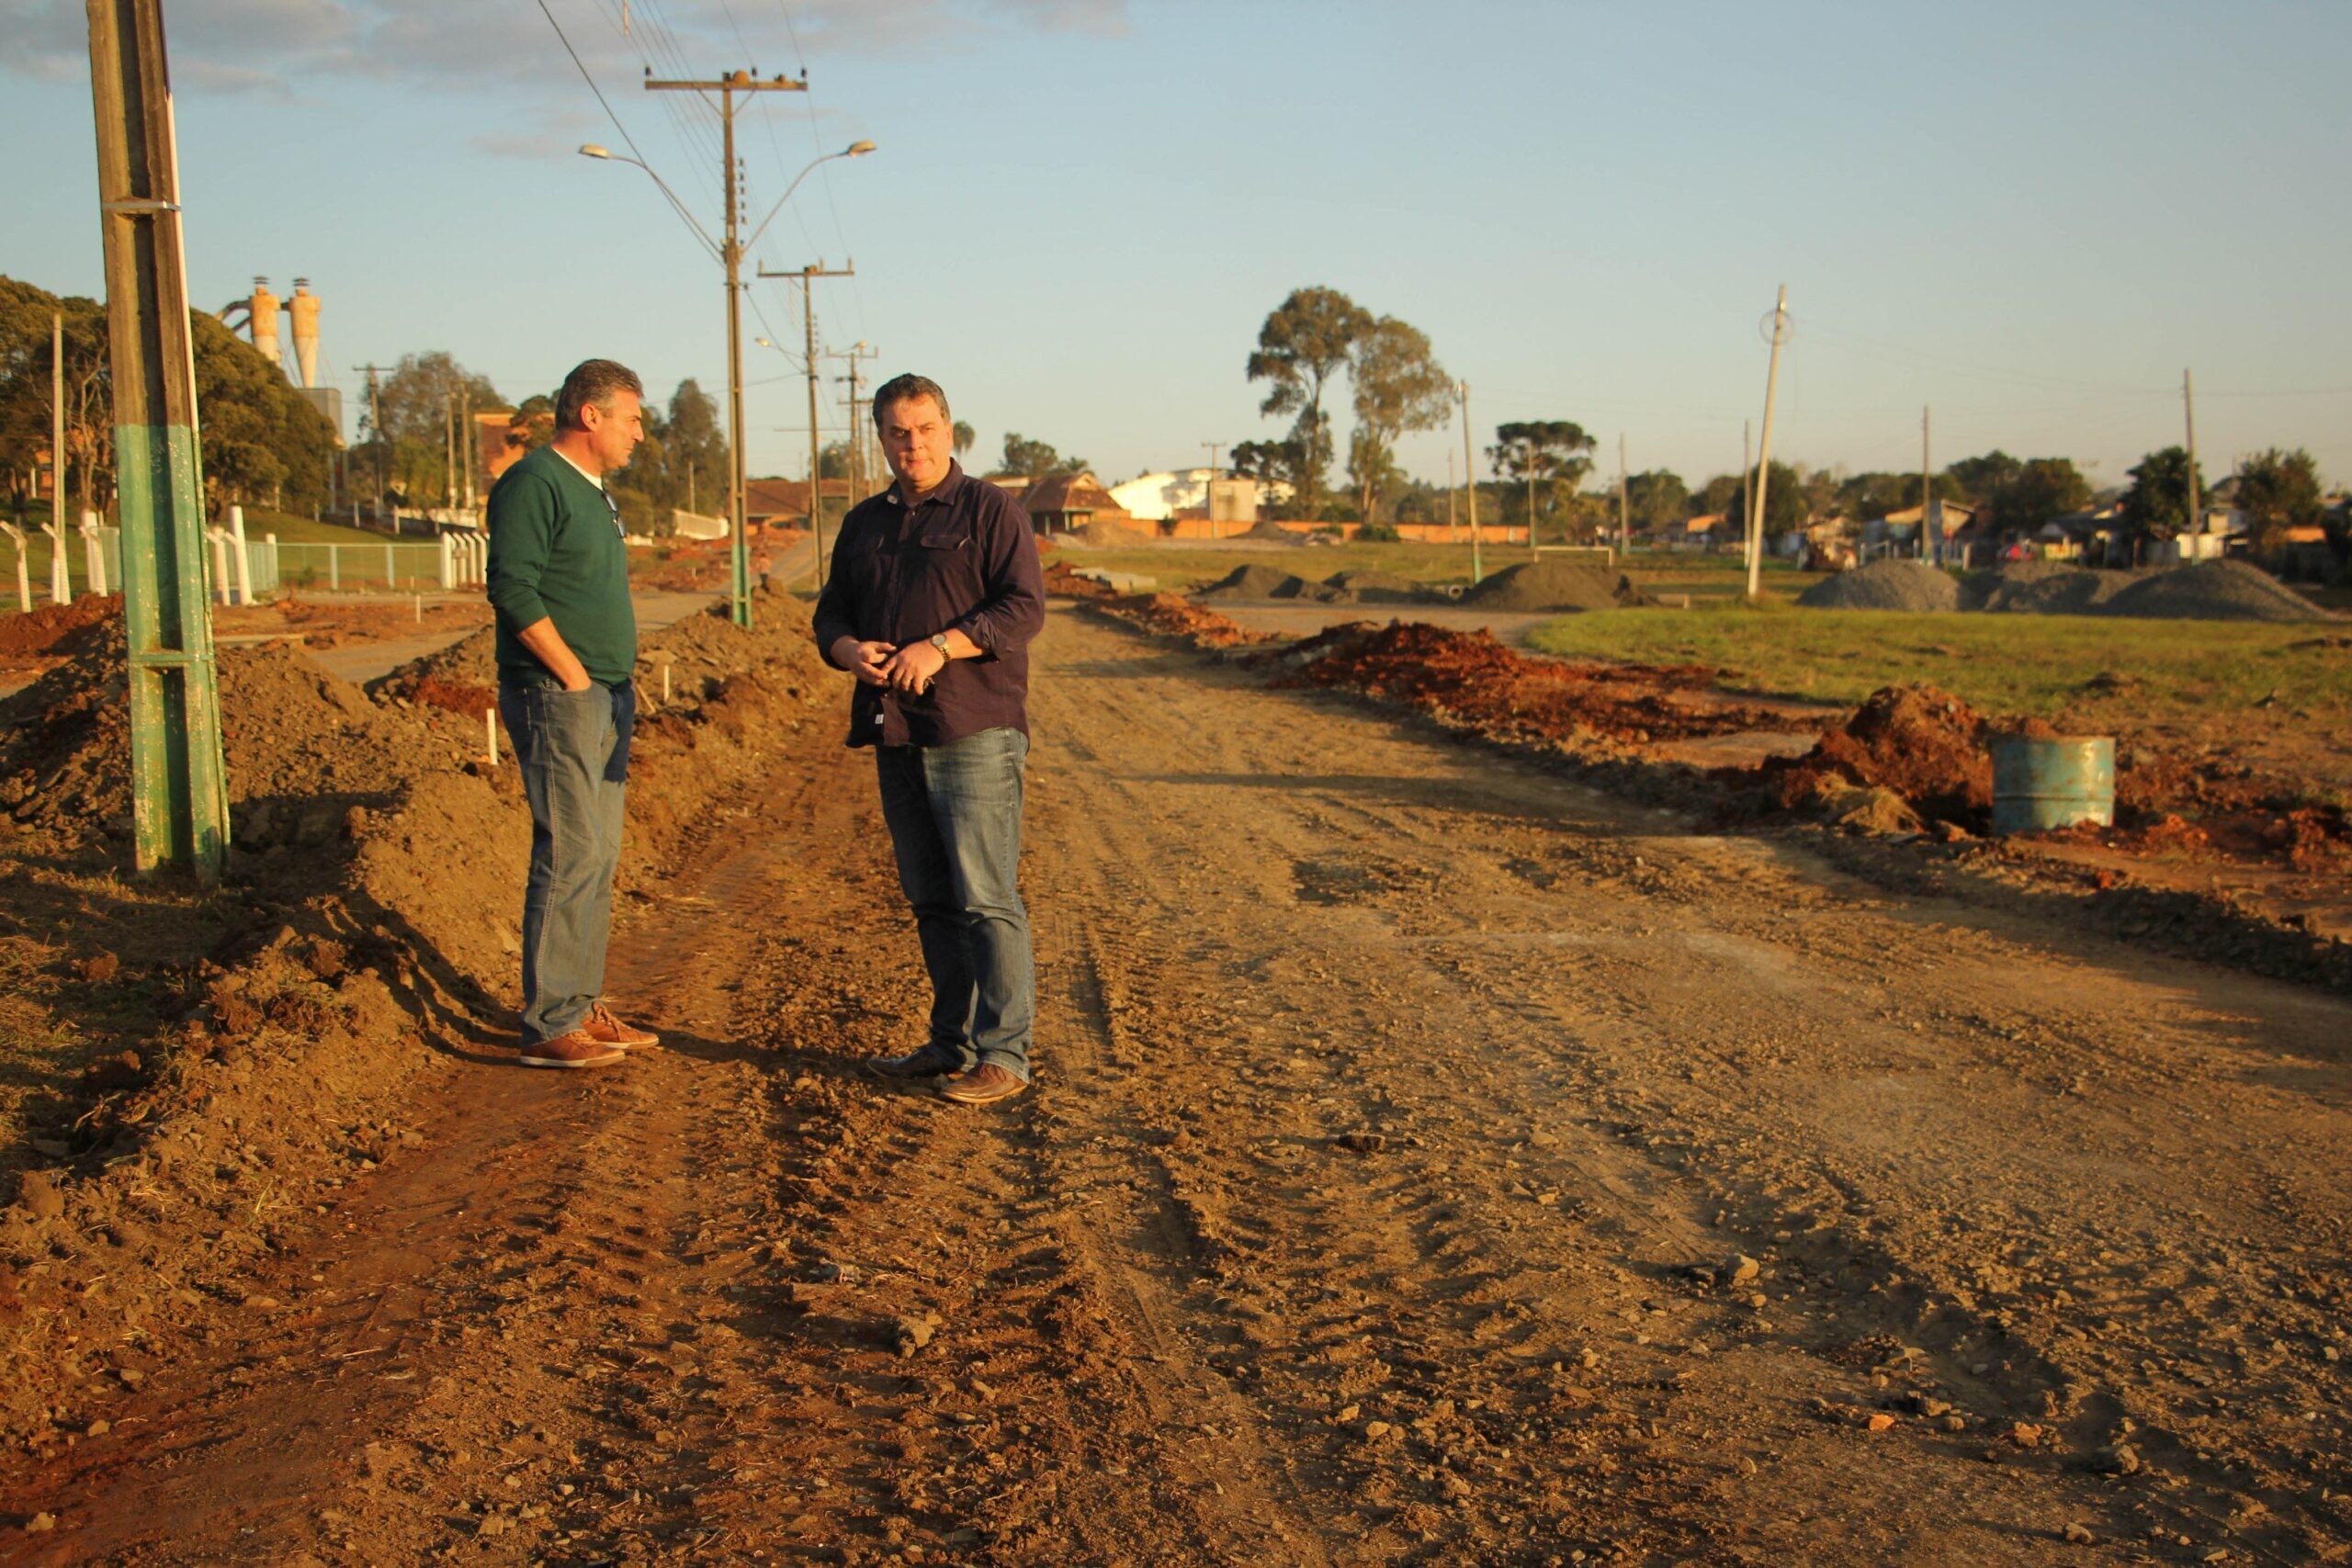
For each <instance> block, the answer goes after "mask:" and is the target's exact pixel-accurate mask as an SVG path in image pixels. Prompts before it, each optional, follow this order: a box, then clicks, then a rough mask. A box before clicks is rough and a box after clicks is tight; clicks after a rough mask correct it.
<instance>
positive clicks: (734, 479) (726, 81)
mask: <svg viewBox="0 0 2352 1568" xmlns="http://www.w3.org/2000/svg"><path fill="white" fill-rule="evenodd" d="M645 90H646V91H647V92H649V93H710V92H716V93H718V124H719V135H720V151H719V157H720V159H721V161H722V164H723V167H722V168H721V170H720V174H721V179H720V182H719V183H720V184H721V185H722V186H724V187H725V189H726V192H727V243H726V244H725V245H724V246H722V247H721V249H720V250H719V253H718V258H719V260H720V261H722V262H724V263H725V264H726V266H727V445H728V456H729V460H730V470H729V479H728V487H727V525H728V536H729V538H730V539H731V540H732V541H733V543H734V549H733V551H732V552H731V553H732V556H733V561H734V572H733V595H734V598H733V610H734V616H735V624H736V625H737V626H750V625H751V624H752V547H751V542H750V541H749V540H747V539H745V538H744V536H743V276H742V275H743V246H742V244H741V243H740V242H739V241H738V240H737V238H736V232H737V228H738V225H739V222H740V220H741V217H742V199H741V197H742V190H743V185H742V175H741V171H740V170H739V169H738V168H737V167H736V164H735V95H736V94H738V93H805V92H807V91H808V90H809V82H808V78H806V77H803V78H801V79H800V80H799V81H797V82H796V81H794V80H793V79H792V78H791V77H789V76H786V75H782V74H778V75H775V76H770V77H767V78H764V79H761V78H757V77H754V76H753V75H752V73H750V72H748V71H734V72H729V73H728V74H726V75H724V76H722V77H720V78H719V79H718V80H717V81H715V82H657V81H651V80H649V81H647V83H646V84H645ZM785 194H786V195H787V196H788V195H790V194H791V193H790V192H789V191H787V192H786V193H785ZM755 237H756V236H755Z"/></svg>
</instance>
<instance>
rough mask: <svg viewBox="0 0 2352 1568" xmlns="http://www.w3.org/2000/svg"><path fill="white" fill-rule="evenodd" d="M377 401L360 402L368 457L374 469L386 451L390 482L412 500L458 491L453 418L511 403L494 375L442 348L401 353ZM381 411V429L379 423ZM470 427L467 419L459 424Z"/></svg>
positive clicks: (386, 472) (443, 498)
mask: <svg viewBox="0 0 2352 1568" xmlns="http://www.w3.org/2000/svg"><path fill="white" fill-rule="evenodd" d="M374 403H375V407H374V408H373V409H371V408H370V407H369V406H368V401H367V400H366V399H365V398H364V396H363V399H362V401H361V403H360V411H359V412H360V427H361V428H362V429H363V430H365V431H367V432H368V438H367V440H366V441H365V442H363V443H362V444H361V445H362V446H363V447H364V448H365V452H366V455H365V457H363V458H362V461H363V462H364V463H365V464H366V465H368V467H369V468H373V467H374V465H375V464H376V462H377V460H378V458H379V456H380V457H381V458H382V462H383V471H384V475H385V479H386V482H387V483H388V484H389V485H390V487H391V488H392V489H394V490H396V491H400V492H401V495H403V496H404V497H408V498H410V499H411V501H412V502H423V501H424V500H426V499H431V500H433V501H436V502H437V501H446V500H447V499H448V498H449V497H451V496H452V495H454V494H455V493H456V486H455V485H454V484H453V483H452V482H451V481H452V479H453V478H454V476H453V475H452V473H451V471H450V467H449V456H448V425H447V421H448V420H449V419H451V418H453V417H454V418H456V419H458V420H459V421H460V422H462V421H463V420H464V418H465V414H466V411H467V410H469V409H496V408H503V407H505V406H506V402H505V400H504V399H503V398H501V397H500V396H499V395H498V389H497V388H496V387H494V386H492V385H491V383H490V379H489V378H487V377H483V376H477V375H475V374H474V373H473V372H472V371H470V370H468V369H467V368H466V367H464V366H462V365H460V364H458V362H457V360H456V359H454V358H453V357H451V356H450V355H448V354H447V353H445V352H443V351H441V350H439V349H432V350H428V351H426V352H425V353H423V354H404V355H401V362H400V364H398V365H397V366H395V367H393V368H392V373H391V374H390V376H388V377H386V378H384V380H383V383H382V385H381V386H380V387H379V389H378V390H377V394H376V397H375V400H374ZM379 411H380V413H381V416H382V419H383V428H382V429H381V430H379V429H377V428H376V419H377V415H378V412H379ZM464 428H465V426H464V425H463V423H460V424H459V426H458V429H459V430H460V431H461V432H462V431H463V430H464Z"/></svg>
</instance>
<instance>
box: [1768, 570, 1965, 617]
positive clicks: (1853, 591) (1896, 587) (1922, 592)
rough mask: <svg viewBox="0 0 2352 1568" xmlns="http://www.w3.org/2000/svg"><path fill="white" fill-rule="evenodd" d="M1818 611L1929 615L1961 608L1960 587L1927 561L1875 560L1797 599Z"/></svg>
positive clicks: (1816, 584) (1804, 593) (1830, 579)
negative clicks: (1907, 612) (1900, 612)
mask: <svg viewBox="0 0 2352 1568" xmlns="http://www.w3.org/2000/svg"><path fill="white" fill-rule="evenodd" d="M1797 603H1798V604H1804V605H1808V606H1810V607H1812V608H1814V609H1816V610H1905V611H1909V612H1911V613H1912V614H1915V615H1919V614H1928V613H1932V612H1935V611H1939V610H1957V609H1959V608H1960V584H1959V582H1957V581H1954V580H1953V578H1952V576H1951V573H1950V572H1947V571H1941V570H1938V569H1937V568H1935V567H1932V566H1929V565H1928V564H1927V563H1926V562H1925V561H1916V560H1891V559H1890V560H1874V561H1872V562H1871V564H1870V565H1868V566H1864V567H1857V568H1855V569H1854V570H1852V571H1841V572H1839V573H1838V575H1837V576H1835V577H1831V578H1826V579H1824V580H1823V581H1819V582H1816V583H1815V584H1814V585H1813V586H1812V587H1810V588H1808V589H1806V590H1805V591H1804V592H1803V593H1800V594H1798V595H1797Z"/></svg>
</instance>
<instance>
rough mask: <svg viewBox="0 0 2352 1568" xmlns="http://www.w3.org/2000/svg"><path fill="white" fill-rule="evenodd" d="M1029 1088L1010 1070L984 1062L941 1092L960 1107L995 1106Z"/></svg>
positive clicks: (952, 1081) (953, 1081) (951, 1082)
mask: <svg viewBox="0 0 2352 1568" xmlns="http://www.w3.org/2000/svg"><path fill="white" fill-rule="evenodd" d="M1028 1087H1029V1086H1028V1085H1027V1084H1025V1083H1023V1082H1022V1081H1021V1080H1020V1079H1019V1078H1017V1077H1013V1076H1012V1071H1011V1070H1010V1069H1009V1068H1005V1067H1001V1066H997V1064H995V1063H994V1062H982V1063H981V1064H980V1065H979V1066H977V1067H975V1068H973V1069H972V1070H971V1071H970V1072H968V1073H966V1074H964V1075H963V1076H962V1077H957V1078H955V1079H952V1080H951V1081H950V1082H949V1083H948V1085H947V1087H945V1088H944V1089H941V1090H940V1091H939V1092H940V1094H941V1095H942V1096H944V1098H946V1099H948V1100H954V1101H955V1102H956V1104H958V1105H994V1104H995V1103H996V1102H997V1101H998V1100H1011V1099H1012V1097H1013V1096H1014V1095H1016V1094H1019V1093H1020V1092H1021V1091H1022V1090H1023V1089H1027V1088H1028Z"/></svg>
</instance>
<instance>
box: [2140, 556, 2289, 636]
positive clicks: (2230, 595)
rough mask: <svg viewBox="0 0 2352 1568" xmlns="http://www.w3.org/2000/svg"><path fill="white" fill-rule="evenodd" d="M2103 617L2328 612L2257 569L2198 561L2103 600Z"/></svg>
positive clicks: (2222, 617)
mask: <svg viewBox="0 0 2352 1568" xmlns="http://www.w3.org/2000/svg"><path fill="white" fill-rule="evenodd" d="M2102 608H2103V613H2104V614H2107V615H2140V616H2145V617H2148V618H2151V619H2157V620H2195V621H2319V620H2325V619H2327V618H2328V615H2327V612H2326V611H2324V610H2323V609H2321V608H2320V607H2319V606H2318V605H2316V604H2312V602H2311V601H2310V600H2308V599H2306V598H2304V597H2303V596H2302V595H2301V594H2300V593H2298V592H2295V591H2294V590H2293V589H2291V588H2290V587H2288V586H2287V585H2286V584H2285V583H2282V582H2280V581H2278V579H2277V578H2275V577H2273V576H2271V575H2270V574H2269V573H2268V572H2267V571H2265V570H2262V569H2261V568H2260V567H2258V566H2250V565H2248V564H2247V563H2246V562H2245V561H2242V560H2208V561H2199V562H2197V563H2196V564H2195V565H2194V566H2184V567H2176V568H2174V569H2173V570H2170V571H2158V572H2152V573H2149V574H2148V575H2146V576H2144V577H2142V578H2140V579H2139V580H2138V581H2135V582H2132V583H2131V584H2130V585H2129V586H2128V587H2126V588H2124V589H2123V590H2122V591H2121V592H2118V593H2117V594H2115V595H2114V597H2112V598H2110V599H2109V600H2108V601H2107V603H2106V604H2105V605H2104V606H2103V607H2102Z"/></svg>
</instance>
